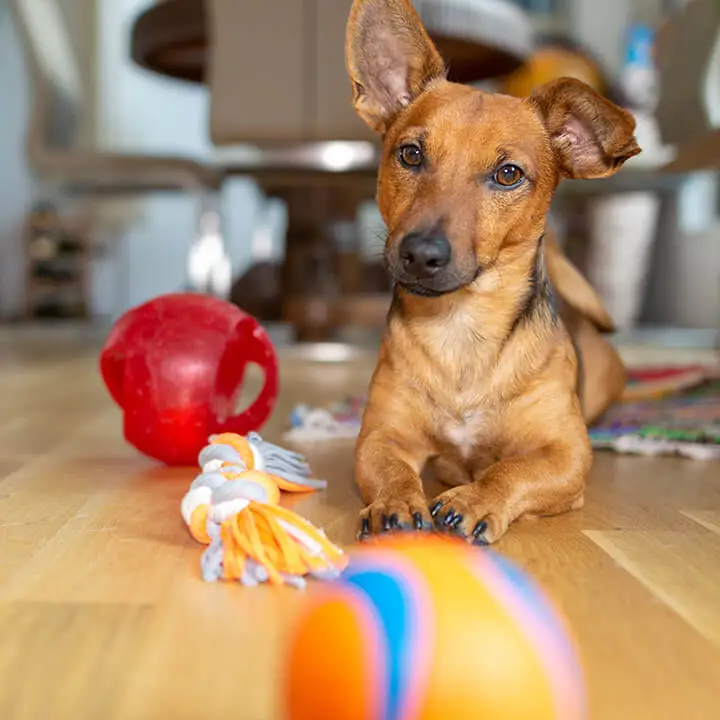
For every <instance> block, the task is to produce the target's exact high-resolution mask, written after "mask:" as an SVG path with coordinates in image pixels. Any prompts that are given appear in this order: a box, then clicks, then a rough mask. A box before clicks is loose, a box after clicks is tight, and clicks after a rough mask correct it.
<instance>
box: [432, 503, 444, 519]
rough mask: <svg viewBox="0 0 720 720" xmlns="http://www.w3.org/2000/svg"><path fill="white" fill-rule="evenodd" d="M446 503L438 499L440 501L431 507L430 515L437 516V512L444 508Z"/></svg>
mask: <svg viewBox="0 0 720 720" xmlns="http://www.w3.org/2000/svg"><path fill="white" fill-rule="evenodd" d="M444 504H445V503H444V502H443V501H442V500H438V501H437V502H436V503H435V504H434V505H433V506H432V507H431V508H430V515H432V516H433V517H436V516H437V514H438V513H439V512H440V510H441V509H442V506H443V505H444Z"/></svg>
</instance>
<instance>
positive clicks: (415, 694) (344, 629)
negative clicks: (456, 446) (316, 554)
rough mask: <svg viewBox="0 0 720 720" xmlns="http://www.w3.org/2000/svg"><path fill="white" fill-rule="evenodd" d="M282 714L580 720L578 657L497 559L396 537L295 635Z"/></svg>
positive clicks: (545, 606) (329, 591)
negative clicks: (284, 712)
mask: <svg viewBox="0 0 720 720" xmlns="http://www.w3.org/2000/svg"><path fill="white" fill-rule="evenodd" d="M284 688H285V704H286V710H287V717H288V718H289V720H324V719H325V718H327V719H328V720H331V719H332V720H421V719H422V720H478V719H479V718H502V720H581V719H582V718H586V717H587V710H586V703H585V689H584V681H583V676H582V672H581V669H580V665H579V662H578V657H577V653H576V650H575V647H574V644H573V642H572V640H571V639H570V637H569V634H568V631H567V628H566V625H565V623H564V621H563V620H562V619H561V617H560V616H559V615H558V613H557V612H556V611H555V609H554V608H553V607H552V605H551V603H550V602H549V601H548V599H547V597H546V596H545V595H544V593H543V592H542V591H541V590H540V589H539V588H538V587H537V586H536V585H535V583H534V582H533V581H532V580H531V579H530V578H529V577H528V576H527V575H526V574H525V573H524V572H522V571H521V570H520V569H519V568H517V567H516V566H515V565H513V564H511V563H510V562H508V561H507V560H505V559H503V558H501V557H500V556H499V555H497V554H495V553H493V552H490V551H487V550H481V549H479V548H473V547H471V546H469V545H467V544H465V543H460V542H454V541H448V540H446V539H440V538H432V537H430V538H410V537H408V538H402V537H399V538H397V537H396V538H393V539H391V540H387V541H381V542H376V543H373V544H370V545H369V546H367V547H366V548H365V549H362V550H360V551H359V552H358V553H357V554H356V555H354V556H353V558H352V559H351V562H350V565H349V567H348V569H347V570H346V571H345V572H344V573H343V576H342V578H341V579H340V580H338V581H337V582H334V583H330V584H328V585H325V586H323V587H321V588H317V592H315V593H313V595H312V596H311V597H310V598H309V600H308V606H307V607H306V608H305V610H304V612H303V613H302V614H301V618H300V620H299V622H298V624H297V626H296V628H295V631H294V634H293V635H292V637H291V642H290V648H289V652H288V655H287V659H286V678H285V682H284Z"/></svg>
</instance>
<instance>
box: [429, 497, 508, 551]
mask: <svg viewBox="0 0 720 720" xmlns="http://www.w3.org/2000/svg"><path fill="white" fill-rule="evenodd" d="M430 508H431V510H430V514H431V515H432V518H433V522H434V523H435V527H436V528H437V529H438V530H440V531H441V532H449V533H453V534H457V535H460V536H461V537H463V538H465V539H466V540H467V541H468V542H471V543H472V544H473V545H491V544H492V543H494V542H496V541H497V540H499V539H500V538H501V537H502V536H503V535H504V534H505V532H506V531H507V529H508V526H509V525H510V521H509V519H508V513H507V509H506V502H505V501H504V500H503V499H502V498H501V497H499V496H497V495H496V494H494V493H487V492H483V488H482V487H481V486H478V485H475V484H470V485H463V486H462V487H457V488H453V489H452V490H448V491H447V492H444V493H443V494H442V495H439V496H438V497H437V498H436V499H435V500H434V501H433V502H432V503H431V505H430Z"/></svg>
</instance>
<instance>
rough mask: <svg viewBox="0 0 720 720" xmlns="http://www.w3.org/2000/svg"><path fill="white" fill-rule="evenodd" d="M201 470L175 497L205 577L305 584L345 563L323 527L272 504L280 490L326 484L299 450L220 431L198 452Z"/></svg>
mask: <svg viewBox="0 0 720 720" xmlns="http://www.w3.org/2000/svg"><path fill="white" fill-rule="evenodd" d="M199 462H200V465H201V468H202V472H201V473H200V475H198V476H197V477H196V478H195V480H194V481H193V483H192V485H191V486H190V490H189V491H188V493H187V494H186V495H185V497H184V498H183V501H182V505H181V510H182V514H183V518H184V519H185V522H186V523H187V525H188V528H189V530H190V533H191V535H192V536H193V537H194V538H195V539H196V540H197V541H198V542H201V543H204V544H206V545H207V546H208V547H207V549H206V550H205V552H204V553H203V556H202V560H201V571H202V576H203V578H204V579H205V580H206V581H208V582H212V581H216V580H221V579H223V580H234V581H237V582H240V583H241V584H242V585H245V586H246V587H253V586H255V585H258V584H260V583H270V584H273V585H290V586H291V587H297V588H301V589H302V588H304V587H305V584H306V578H307V577H308V576H309V577H314V578H316V579H319V580H332V579H334V578H336V577H338V576H339V574H340V573H341V572H342V570H343V569H344V568H345V566H346V565H347V558H346V556H345V554H344V553H343V551H342V550H341V549H340V548H339V547H337V546H335V545H333V543H331V542H330V541H329V540H328V539H327V537H326V536H325V533H323V532H322V530H319V529H318V528H316V527H314V526H313V525H312V524H311V523H310V522H308V521H307V520H305V519H304V518H302V517H300V516H299V515H297V514H296V513H294V512H292V511H291V510H288V509H287V508H283V507H281V506H280V505H279V501H280V491H281V490H284V491H286V492H294V493H300V492H303V493H306V492H312V491H313V490H316V489H320V488H324V487H325V486H326V483H325V482H324V481H321V480H316V479H314V478H312V477H311V472H310V467H309V465H308V463H307V461H306V460H305V458H304V457H303V456H302V455H299V454H298V453H293V452H290V451H288V450H284V449H283V448H280V447H277V446H276V445H272V444H270V443H266V442H265V441H264V440H262V438H260V436H259V435H257V434H255V433H254V434H252V435H249V436H248V437H247V438H243V437H241V436H239V435H231V434H223V435H217V436H215V437H213V438H211V439H210V445H208V446H207V447H206V448H204V449H203V450H202V452H201V453H200V456H199Z"/></svg>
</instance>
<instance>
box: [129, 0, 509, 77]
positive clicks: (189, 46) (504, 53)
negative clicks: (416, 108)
mask: <svg viewBox="0 0 720 720" xmlns="http://www.w3.org/2000/svg"><path fill="white" fill-rule="evenodd" d="M431 35H432V37H433V40H434V41H435V43H436V45H437V47H438V49H439V50H440V53H441V54H442V56H443V57H444V58H446V59H447V60H449V63H450V76H449V77H450V79H451V80H453V81H455V82H474V81H478V80H484V79H487V78H491V77H497V76H499V75H504V74H505V73H508V72H511V71H512V70H515V69H516V68H517V67H518V66H519V65H520V63H521V62H522V58H520V57H518V55H517V54H516V53H514V52H511V51H510V50H509V49H504V47H503V44H502V38H498V39H497V42H496V43H494V44H493V45H488V44H481V43H478V42H472V41H469V40H464V39H461V38H453V37H446V36H443V35H438V34H432V33H431ZM131 44H132V47H131V54H132V58H133V60H134V61H135V62H136V63H137V64H138V65H140V66H142V67H145V68H148V69H149V70H152V71H153V72H156V73H160V74H161V75H168V76H171V77H174V78H178V79H181V80H189V81H191V82H200V83H201V82H204V79H205V66H206V63H207V49H208V32H207V19H206V14H205V0H164V1H163V2H160V3H158V4H156V5H151V6H150V7H148V8H147V10H145V11H144V12H143V13H141V14H140V15H139V16H138V18H137V20H136V21H135V23H134V25H133V30H132V40H131Z"/></svg>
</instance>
